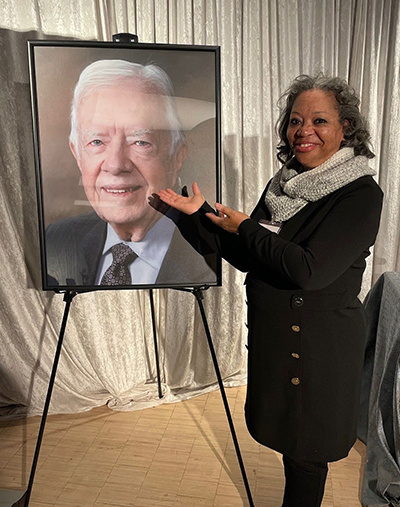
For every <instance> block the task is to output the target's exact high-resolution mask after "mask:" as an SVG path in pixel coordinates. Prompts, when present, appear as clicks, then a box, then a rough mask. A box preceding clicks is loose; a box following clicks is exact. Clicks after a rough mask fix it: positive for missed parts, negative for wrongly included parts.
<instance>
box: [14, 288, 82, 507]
mask: <svg viewBox="0 0 400 507" xmlns="http://www.w3.org/2000/svg"><path fill="white" fill-rule="evenodd" d="M76 294H77V293H76V292H69V291H67V292H66V293H65V295H64V302H65V309H64V317H63V320H62V323H61V329H60V334H59V337H58V343H57V349H56V353H55V356H54V361H53V368H52V370H51V375H50V380H49V386H48V388H47V396H46V401H45V404H44V408H43V414H42V419H41V421H40V427H39V433H38V437H37V441H36V449H35V454H34V456H33V461H32V467H31V473H30V476H29V483H28V489H27V490H26V492H25V493H24V494H23V495H22V497H21V498H20V499H19V500H18V501H17V502H15V503H14V504H13V505H12V507H28V505H29V499H30V497H31V493H32V487H33V481H34V479H35V472H36V467H37V463H38V460H39V453H40V447H41V445H42V440H43V433H44V427H45V425H46V419H47V413H48V411H49V406H50V400H51V394H52V392H53V387H54V381H55V378H56V373H57V367H58V362H59V359H60V355H61V349H62V342H63V338H64V333H65V328H66V327H67V320H68V314H69V308H70V306H71V301H72V299H73V298H74V297H75V296H76Z"/></svg>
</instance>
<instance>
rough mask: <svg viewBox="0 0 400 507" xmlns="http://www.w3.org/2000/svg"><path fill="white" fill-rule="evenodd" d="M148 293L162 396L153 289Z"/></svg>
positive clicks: (161, 395)
mask: <svg viewBox="0 0 400 507" xmlns="http://www.w3.org/2000/svg"><path fill="white" fill-rule="evenodd" d="M149 295H150V309H151V323H152V325H153V340H154V354H155V359H156V369H157V385H158V397H159V398H160V400H161V398H162V397H163V394H162V389H161V376H160V359H159V356H158V343H157V328H156V318H155V311H154V299H153V289H149Z"/></svg>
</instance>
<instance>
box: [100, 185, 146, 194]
mask: <svg viewBox="0 0 400 507" xmlns="http://www.w3.org/2000/svg"><path fill="white" fill-rule="evenodd" d="M141 188H142V186H141V185H134V186H132V187H112V186H110V187H102V190H104V191H105V192H106V193H107V194H111V195H116V196H121V195H129V194H133V193H134V192H137V191H138V190H140V189H141Z"/></svg>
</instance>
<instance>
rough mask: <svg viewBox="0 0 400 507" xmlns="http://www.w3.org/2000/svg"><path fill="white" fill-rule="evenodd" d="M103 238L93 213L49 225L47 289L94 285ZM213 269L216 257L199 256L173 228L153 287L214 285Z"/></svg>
mask: <svg viewBox="0 0 400 507" xmlns="http://www.w3.org/2000/svg"><path fill="white" fill-rule="evenodd" d="M106 235H107V223H106V222H104V221H103V220H101V219H100V218H99V217H98V216H97V214H96V213H95V212H92V213H90V214H85V215H79V216H76V217H71V218H65V219H62V220H59V221H58V222H56V223H54V224H52V225H50V226H49V227H48V228H47V230H46V258H47V285H48V287H49V288H52V287H59V286H68V287H70V286H94V284H95V280H96V274H97V270H98V266H99V262H100V258H101V255H102V252H103V247H104V243H105V240H106ZM216 266H217V261H216V256H215V255H212V256H210V255H205V256H202V255H200V254H199V253H197V252H196V251H195V250H194V249H193V248H192V247H191V246H190V244H189V243H188V242H187V241H186V240H185V239H183V237H182V236H181V234H180V232H179V230H178V229H176V230H175V232H174V234H173V236H172V240H171V244H170V246H169V248H168V251H167V253H166V255H165V257H164V260H163V262H162V265H161V267H160V271H159V273H158V276H157V279H156V284H160V285H164V286H165V285H168V286H174V285H183V284H186V285H188V286H191V285H193V284H202V285H203V284H204V285H205V284H215V283H216V278H217V277H216V271H217V267H216ZM149 285H153V284H149Z"/></svg>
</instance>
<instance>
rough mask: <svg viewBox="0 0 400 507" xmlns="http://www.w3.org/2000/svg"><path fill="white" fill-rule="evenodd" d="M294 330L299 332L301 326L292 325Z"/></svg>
mask: <svg viewBox="0 0 400 507" xmlns="http://www.w3.org/2000/svg"><path fill="white" fill-rule="evenodd" d="M292 331H294V332H295V333H298V332H299V331H300V326H292Z"/></svg>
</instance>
